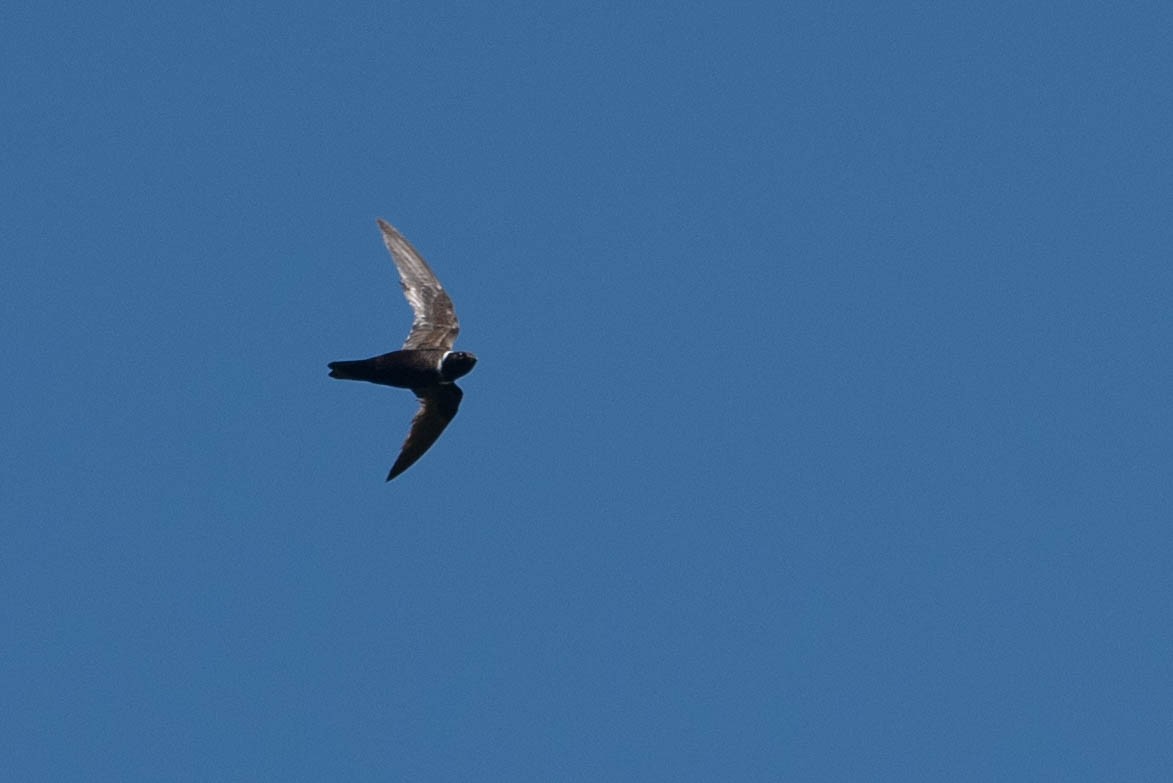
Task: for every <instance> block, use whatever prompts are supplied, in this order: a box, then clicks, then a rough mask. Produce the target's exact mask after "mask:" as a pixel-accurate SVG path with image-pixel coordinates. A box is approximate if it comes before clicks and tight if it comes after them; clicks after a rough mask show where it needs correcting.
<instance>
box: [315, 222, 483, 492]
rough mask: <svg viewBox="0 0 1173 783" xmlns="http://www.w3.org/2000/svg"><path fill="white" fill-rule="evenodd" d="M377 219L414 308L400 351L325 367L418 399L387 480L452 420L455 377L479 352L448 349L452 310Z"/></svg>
mask: <svg viewBox="0 0 1173 783" xmlns="http://www.w3.org/2000/svg"><path fill="white" fill-rule="evenodd" d="M378 223H379V228H380V229H381V230H382V231H383V242H384V243H386V245H387V249H388V250H389V251H390V252H391V259H392V260H393V261H394V262H395V268H396V269H398V270H399V280H400V282H401V283H402V285H403V294H404V296H405V297H407V302H408V304H410V305H411V309H412V311H413V312H414V313H415V318H414V319H413V320H412V324H411V332H410V333H409V334H408V335H407V339H406V340H405V341H404V343H403V348H402V350H398V351H392V352H391V353H385V354H382V355H381V356H375V357H372V358H370V359H358V360H355V361H343V362H330V364H329V367H330V377H331V378H340V379H342V380H348V381H369V382H370V383H378V384H382V385H383V386H395V387H398V388H401V389H411V390H412V391H413V392H414V393H415V396H416V397H417V398H419V401H420V408H419V410H418V411H417V412H416V414H415V418H413V419H412V421H411V431H410V432H408V434H407V440H406V441H404V443H403V448H402V450H401V451H400V452H399V458H398V459H397V460H395V464H394V465H393V466H391V472H390V473H388V474H387V480H388V481H390V480H391V479H393V478H395V477H396V476H398V475H399V474H400V473H402V472H403V471H405V470H407V469H408V468H409V467H411V466H412V465H413V464H414V463H415V461H416V460H418V459H419V458H420V457H422V456H423V455H424V452H425V451H427V450H428V449H429V448H430V447H431V445H432V444H433V443H435V442H436V439H437V438H439V437H440V433H442V432H443V431H444V428H445V427H447V426H448V422H450V421H452V418H453V417H454V416H455V415H456V411H457V409H458V408H459V407H460V400H461V398H463V397H464V393H463V392H462V391H461V390H460V387H459V386H457V385H456V384H455V383H453V381H455V380H456V379H457V378H460V377H461V376H463V375H467V374H468V373H469V371H470V370H472V368H473V365H475V364H476V363H477V357H475V356H473V355H472V354H471V353H466V352H464V351H453V350H452V345H453V343H455V342H456V335H457V334H459V333H460V323H459V322H458V321H457V320H456V310H455V309H454V308H453V307H452V300H451V299H450V298H449V297H448V294H447V293H446V292H445V291H444V289H443V288H442V287H441V286H440V281H439V280H437V279H436V275H435V274H434V273H433V272H432V270H431V268H430V267H429V266H428V264H427V262H426V261H424V259H423V256H421V255H420V254H419V253H418V252H417V251H416V249H415V248H414V247H412V246H411V244H410V243H409V242H408V241H407V240H406V239H404V237H403V235H402V234H400V233H399V232H398V231H396V230H395V229H394V228H393V227H392V226H391V225H390V224H389V223H386V222H384V221H382V220H380V221H378Z"/></svg>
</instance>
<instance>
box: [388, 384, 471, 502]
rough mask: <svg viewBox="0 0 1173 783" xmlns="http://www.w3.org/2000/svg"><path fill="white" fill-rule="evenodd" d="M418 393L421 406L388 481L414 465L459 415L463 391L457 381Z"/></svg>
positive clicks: (412, 421) (420, 390)
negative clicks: (457, 414)
mask: <svg viewBox="0 0 1173 783" xmlns="http://www.w3.org/2000/svg"><path fill="white" fill-rule="evenodd" d="M415 395H416V397H418V398H419V401H420V408H419V410H418V411H416V414H415V418H414V419H412V420H411V431H410V432H408V434H407V440H405V441H404V442H403V448H402V449H401V450H400V452H399V458H398V459H397V460H395V464H394V465H392V466H391V472H390V473H388V474H387V480H388V481H390V480H391V479H393V478H395V477H396V476H398V475H399V474H400V473H402V472H403V471H405V470H407V469H408V468H410V467H411V466H412V465H414V464H415V461H416V460H418V459H419V458H420V457H422V456H423V455H424V452H426V451H427V450H428V449H430V448H431V447H432V444H433V443H435V442H436V439H437V438H439V437H440V433H442V432H443V431H444V428H445V427H447V426H448V422H450V421H452V418H453V417H454V416H456V411H457V409H458V408H459V407H460V400H461V399H462V398H463V397H464V392H462V391H461V390H460V387H459V386H457V385H456V384H454V383H444V384H440V385H439V386H433V387H431V388H428V389H419V390H417V391H416V393H415Z"/></svg>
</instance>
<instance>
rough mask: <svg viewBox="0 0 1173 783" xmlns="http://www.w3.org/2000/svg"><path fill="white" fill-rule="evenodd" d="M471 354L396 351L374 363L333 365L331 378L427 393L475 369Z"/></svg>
mask: <svg viewBox="0 0 1173 783" xmlns="http://www.w3.org/2000/svg"><path fill="white" fill-rule="evenodd" d="M470 356H471V354H467V353H464V352H463V351H441V350H440V349H438V348H423V349H419V350H415V351H392V352H391V353H385V354H383V355H381V356H373V357H371V358H370V359H358V360H355V361H348V362H330V377H331V378H340V379H342V380H347V381H369V382H370V383H377V384H380V385H382V386H395V387H397V388H399V389H423V388H427V387H429V386H435V385H436V384H439V383H451V382H452V381H454V380H456V379H457V378H459V377H460V376H462V375H465V374H467V373H468V372H469V370H471V369H472V364H475V363H476V359H473V360H472V362H471V363H470V362H469V361H468V357H470Z"/></svg>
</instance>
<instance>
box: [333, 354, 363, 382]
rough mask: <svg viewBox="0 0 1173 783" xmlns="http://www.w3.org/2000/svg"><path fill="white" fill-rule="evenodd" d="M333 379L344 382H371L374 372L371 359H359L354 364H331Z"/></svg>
mask: <svg viewBox="0 0 1173 783" xmlns="http://www.w3.org/2000/svg"><path fill="white" fill-rule="evenodd" d="M327 366H328V367H329V368H330V377H331V378H340V379H342V380H344V381H369V380H371V373H372V371H373V370H374V367H373V363H372V362H371V360H370V359H359V360H357V361H353V362H330V364H329V365H327Z"/></svg>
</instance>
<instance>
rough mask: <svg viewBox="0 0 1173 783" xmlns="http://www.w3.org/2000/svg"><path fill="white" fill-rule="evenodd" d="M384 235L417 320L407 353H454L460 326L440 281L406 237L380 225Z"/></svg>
mask: <svg viewBox="0 0 1173 783" xmlns="http://www.w3.org/2000/svg"><path fill="white" fill-rule="evenodd" d="M378 223H379V228H380V229H381V230H382V232H383V242H384V243H385V244H386V245H387V249H388V250H389V251H391V258H392V260H393V261H395V268H396V269H398V270H399V281H400V283H402V284H403V294H404V296H406V297H407V303H408V304H410V305H411V309H412V311H413V312H414V313H415V318H414V319H413V320H412V322H411V333H410V334H408V335H407V339H406V340H405V341H404V343H403V348H404V350H414V349H418V348H440V349H443V350H445V351H450V350H452V344H453V343H455V342H456V335H457V334H459V333H460V322H459V321H457V320H456V310H455V309H454V308H453V307H452V300H451V299H450V298H449V297H448V294H447V293H446V292H445V291H444V289H443V287H441V285H440V281H439V280H437V279H436V275H435V273H433V272H432V269H431V267H429V266H428V262H427V261H424V258H423V256H421V255H420V254H419V253H418V252H417V251H416V249H415V248H414V247H412V246H411V243H410V242H408V241H407V240H406V239H405V238H404V236H403V234H400V233H399V232H398V231H396V230H395V228H394V227H393V226H392V225H391V224H390V223H387V222H386V221H383V220H380V221H378Z"/></svg>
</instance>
